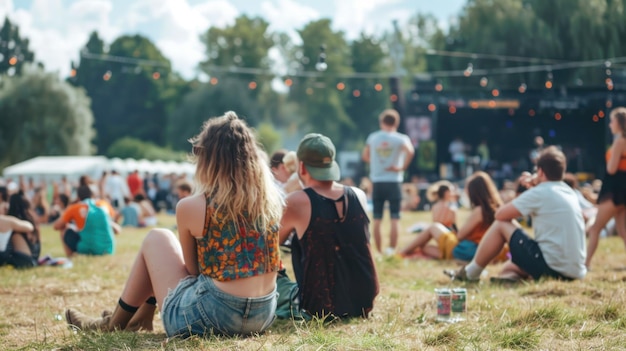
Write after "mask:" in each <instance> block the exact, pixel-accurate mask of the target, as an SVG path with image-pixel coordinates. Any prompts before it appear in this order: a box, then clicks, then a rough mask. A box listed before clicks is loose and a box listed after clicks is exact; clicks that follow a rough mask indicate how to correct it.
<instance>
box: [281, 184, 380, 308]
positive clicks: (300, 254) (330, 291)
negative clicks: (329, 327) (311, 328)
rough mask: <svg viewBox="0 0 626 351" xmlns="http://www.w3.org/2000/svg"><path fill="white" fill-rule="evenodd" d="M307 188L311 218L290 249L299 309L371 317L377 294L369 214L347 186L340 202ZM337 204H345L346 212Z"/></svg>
mask: <svg viewBox="0 0 626 351" xmlns="http://www.w3.org/2000/svg"><path fill="white" fill-rule="evenodd" d="M304 191H305V193H306V194H307V195H308V197H309V199H310V201H311V221H310V222H309V226H308V227H307V229H306V231H305V232H304V235H303V236H302V238H301V239H298V237H297V235H294V241H293V245H292V252H291V254H292V261H293V269H294V274H295V276H296V280H297V282H298V285H299V286H300V301H301V307H302V308H303V309H304V310H306V311H307V312H308V313H310V314H312V315H317V316H319V317H322V316H327V315H329V314H331V315H334V316H336V317H367V316H368V314H369V312H370V311H371V310H372V307H373V303H374V298H375V297H376V295H377V294H378V278H377V276H376V270H375V268H374V262H373V260H372V255H371V252H370V249H369V245H368V244H369V239H370V234H369V218H368V217H367V214H366V213H365V211H364V209H363V207H362V206H361V202H360V201H359V199H358V197H357V195H356V193H355V192H354V191H353V190H352V189H350V188H349V187H344V194H343V195H342V196H341V197H340V198H339V199H336V200H335V199H329V198H327V197H324V196H322V195H319V194H318V193H316V192H315V191H314V190H313V189H311V188H307V189H304ZM336 202H343V206H342V208H343V213H341V214H340V213H338V212H337V207H336V204H335V203H336ZM346 205H347V206H346Z"/></svg>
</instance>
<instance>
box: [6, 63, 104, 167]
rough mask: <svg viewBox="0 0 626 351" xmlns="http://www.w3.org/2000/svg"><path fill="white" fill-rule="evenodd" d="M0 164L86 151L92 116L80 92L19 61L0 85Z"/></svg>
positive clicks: (53, 74) (88, 147)
mask: <svg viewBox="0 0 626 351" xmlns="http://www.w3.org/2000/svg"><path fill="white" fill-rule="evenodd" d="M0 87H1V88H0V115H1V116H6V117H3V118H0V166H6V165H10V164H13V163H17V162H20V161H23V160H26V159H29V158H32V157H35V156H42V155H90V154H91V153H92V151H93V146H92V144H91V140H92V138H93V136H94V131H93V129H92V124H93V115H92V113H91V109H90V106H89V105H90V101H89V98H88V97H87V95H86V94H85V91H84V90H83V89H81V88H76V87H73V86H71V85H70V84H68V83H67V82H65V81H62V80H60V79H59V78H58V76H57V74H56V73H46V72H44V71H43V69H41V68H40V67H36V66H31V65H25V66H23V72H22V75H20V76H14V77H5V78H3V79H2V82H1V85H0Z"/></svg>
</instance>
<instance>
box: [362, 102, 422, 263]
mask: <svg viewBox="0 0 626 351" xmlns="http://www.w3.org/2000/svg"><path fill="white" fill-rule="evenodd" d="M378 120H379V125H380V130H378V131H376V132H374V133H372V134H370V135H369V136H368V137H367V141H366V142H365V148H364V149H363V153H362V155H361V157H362V159H363V161H365V162H367V163H369V164H370V180H371V181H372V184H373V194H372V200H373V203H374V211H373V212H374V243H375V244H376V249H377V250H378V252H380V253H383V250H382V237H381V233H380V226H381V220H382V218H383V209H384V207H385V203H389V217H390V233H389V247H387V248H386V249H385V251H384V254H385V255H392V254H394V253H395V250H396V246H397V244H398V231H399V226H400V224H399V221H400V204H401V202H402V181H403V180H404V171H405V170H406V169H407V168H408V167H409V165H410V164H411V161H412V159H413V155H414V154H415V150H414V148H413V144H411V139H409V137H408V136H407V135H405V134H402V133H399V132H398V126H399V125H400V114H399V113H398V111H396V110H394V109H387V110H384V111H383V112H382V113H381V114H380V116H379V117H378Z"/></svg>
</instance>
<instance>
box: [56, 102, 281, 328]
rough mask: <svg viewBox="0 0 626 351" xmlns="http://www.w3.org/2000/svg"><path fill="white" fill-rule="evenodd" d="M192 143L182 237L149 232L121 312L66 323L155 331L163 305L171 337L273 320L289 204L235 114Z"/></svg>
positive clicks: (70, 313)
mask: <svg viewBox="0 0 626 351" xmlns="http://www.w3.org/2000/svg"><path fill="white" fill-rule="evenodd" d="M190 142H191V143H192V145H193V148H192V151H193V156H192V158H193V160H194V161H195V164H196V171H195V177H194V179H195V187H194V190H195V193H194V194H193V195H190V196H188V197H185V198H184V199H181V200H180V201H179V202H178V204H177V206H176V225H177V228H178V238H177V237H176V235H174V233H172V232H171V231H170V230H167V229H153V230H151V231H150V232H149V233H148V235H147V236H146V238H145V239H144V241H143V243H142V245H141V248H140V251H139V255H138V256H137V260H136V261H135V264H134V265H133V267H132V268H131V271H130V276H129V277H128V281H127V283H126V286H125V287H124V289H123V290H122V294H121V296H120V299H119V301H118V304H117V307H116V309H115V311H114V312H113V313H112V314H104V315H103V316H102V317H101V318H91V317H88V316H87V315H85V314H83V313H81V312H79V311H77V310H75V309H68V310H67V311H66V314H65V317H66V319H67V322H68V324H70V325H73V326H75V327H77V328H80V329H83V330H85V329H86V330H94V329H95V330H101V331H114V330H130V331H135V330H139V329H145V330H152V329H153V325H152V321H153V319H154V312H155V308H156V305H158V307H159V309H160V311H161V320H162V322H163V326H164V329H165V334H166V335H167V336H168V337H174V336H181V337H187V336H191V335H199V336H205V335H207V336H208V335H214V334H217V335H225V336H235V335H242V336H243V335H252V334H257V333H261V332H263V331H264V330H266V329H267V328H268V327H269V326H270V325H271V324H272V323H273V321H274V319H275V312H276V302H277V293H276V277H277V271H278V269H279V264H280V257H279V249H278V226H277V224H278V222H279V221H280V217H281V215H282V211H283V207H284V201H283V198H282V196H281V193H280V192H279V191H278V190H277V188H276V186H275V185H274V181H273V177H272V173H271V171H270V168H269V166H268V165H267V164H266V161H265V160H266V156H265V155H264V152H263V151H262V150H261V149H260V148H259V146H258V143H257V141H256V137H255V136H254V133H253V132H252V130H251V129H250V128H249V127H248V126H247V124H246V123H245V122H244V121H243V120H241V119H239V117H238V116H237V115H236V114H235V113H234V112H232V111H230V112H226V114H225V115H224V116H221V117H215V118H211V119H209V120H207V121H206V122H205V123H204V125H203V128H202V131H201V132H200V134H198V135H197V136H195V137H194V138H192V139H191V140H190ZM244 184H245V186H242V185H244ZM69 303H79V301H71V300H70V301H69Z"/></svg>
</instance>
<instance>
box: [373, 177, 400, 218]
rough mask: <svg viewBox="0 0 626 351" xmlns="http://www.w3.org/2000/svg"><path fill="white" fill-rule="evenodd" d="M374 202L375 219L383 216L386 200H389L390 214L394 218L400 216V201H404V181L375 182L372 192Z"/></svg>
mask: <svg viewBox="0 0 626 351" xmlns="http://www.w3.org/2000/svg"><path fill="white" fill-rule="evenodd" d="M372 201H373V203H374V219H381V218H383V209H384V208H385V202H387V201H389V215H390V217H391V218H392V219H398V218H400V202H401V201H402V183H396V182H380V183H374V185H373V192H372Z"/></svg>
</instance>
